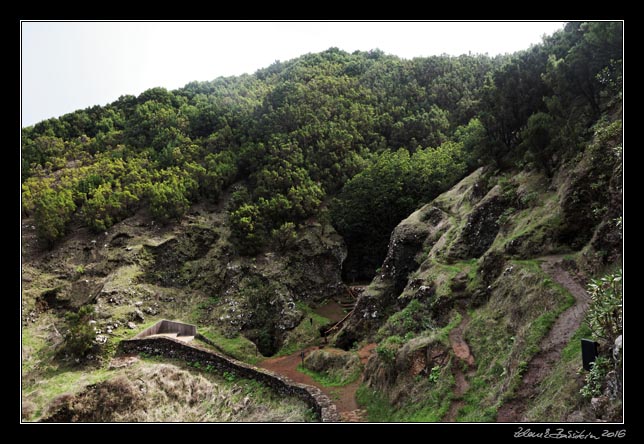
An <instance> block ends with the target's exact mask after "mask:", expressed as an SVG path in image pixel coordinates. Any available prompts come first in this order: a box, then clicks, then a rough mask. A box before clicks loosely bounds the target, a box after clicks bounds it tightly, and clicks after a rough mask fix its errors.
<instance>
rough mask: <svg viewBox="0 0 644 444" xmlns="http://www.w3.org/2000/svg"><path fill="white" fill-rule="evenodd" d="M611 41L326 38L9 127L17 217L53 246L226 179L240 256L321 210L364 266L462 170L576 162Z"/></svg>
mask: <svg viewBox="0 0 644 444" xmlns="http://www.w3.org/2000/svg"><path fill="white" fill-rule="evenodd" d="M621 42H622V30H621V23H611V22H600V23H570V24H568V25H567V26H566V28H565V29H564V30H562V31H560V32H558V33H555V34H554V35H553V36H551V37H548V38H546V39H545V40H544V42H543V43H542V44H540V45H536V46H533V47H531V48H529V49H527V50H525V51H521V52H519V53H516V54H513V55H511V56H498V57H494V58H491V57H487V56H464V55H463V56H458V57H451V56H440V57H428V58H417V59H413V60H401V59H399V58H397V57H394V56H389V55H386V54H384V53H383V52H382V51H370V52H354V53H352V54H349V53H346V52H343V51H341V50H338V49H337V48H331V49H329V50H327V51H324V52H321V53H319V54H307V55H304V56H302V57H299V58H297V59H294V60H291V61H288V62H277V63H275V64H273V65H271V66H270V67H267V68H265V69H262V70H259V71H257V72H256V73H255V74H253V75H243V76H239V77H228V78H218V79H215V80H213V81H210V82H193V83H190V84H188V85H186V86H185V87H183V88H181V89H178V90H175V91H168V90H165V89H163V88H153V89H150V90H148V91H145V92H144V93H142V94H141V95H139V96H138V97H134V96H122V97H120V98H119V99H118V100H117V101H115V102H114V103H111V104H109V105H107V106H104V107H100V106H95V107H92V108H88V109H85V110H79V111H76V112H74V113H70V114H68V115H65V116H62V117H60V118H59V119H49V120H46V121H43V122H40V123H38V124H36V125H34V126H33V127H29V128H25V129H23V131H22V156H23V157H22V179H23V209H24V213H25V214H28V215H30V214H33V216H34V217H35V221H34V222H35V224H36V226H37V228H38V236H39V237H40V239H41V240H42V241H43V242H44V243H45V244H46V245H52V244H53V243H54V242H55V241H56V240H57V239H59V238H61V237H62V236H63V235H64V234H65V232H66V230H67V229H68V226H69V224H70V223H72V221H76V222H79V223H83V224H86V225H87V226H89V227H90V228H91V229H93V230H96V231H102V230H105V229H107V228H109V227H110V226H111V225H113V224H114V223H116V222H118V221H119V220H122V219H123V218H125V217H128V216H129V215H131V214H133V213H134V212H135V211H138V210H140V209H142V208H145V209H149V214H150V215H151V216H152V217H153V218H155V219H156V220H158V221H160V222H164V223H165V222H168V221H172V220H175V219H178V218H180V217H181V216H182V215H183V214H184V213H185V212H186V211H187V209H188V208H189V207H190V205H191V204H192V203H194V202H197V201H199V200H201V199H207V200H209V201H211V202H216V201H217V200H218V199H219V198H220V197H221V195H222V194H223V193H224V191H225V190H227V189H228V188H229V187H231V185H233V184H235V187H236V188H235V189H236V190H238V191H240V190H244V191H243V192H240V193H236V196H234V198H233V199H231V202H230V204H229V207H228V211H229V214H230V218H229V221H230V225H231V229H232V232H233V234H234V238H235V239H236V242H237V246H238V247H239V250H240V251H241V252H246V253H253V252H257V251H259V250H261V249H262V248H263V247H264V246H265V245H267V243H268V242H271V241H275V242H276V243H277V244H279V245H284V246H286V245H287V244H288V241H285V239H289V238H290V235H291V233H292V232H293V231H297V226H298V225H299V224H302V223H304V222H305V221H306V220H308V219H309V218H311V217H316V216H317V215H318V213H319V211H320V208H321V207H326V206H327V205H326V204H330V206H331V207H332V209H333V211H331V214H332V218H331V221H332V222H333V224H334V225H335V226H336V227H337V228H338V230H339V231H340V232H341V233H342V234H343V235H345V237H346V240H347V243H348V246H349V250H350V252H352V251H354V252H355V251H363V253H364V254H363V256H365V257H366V256H369V257H373V258H374V263H377V262H379V260H380V259H379V258H381V256H382V255H384V251H385V249H386V237H387V234H386V233H387V232H388V231H389V230H390V229H391V228H393V226H395V224H396V223H397V222H398V221H399V220H400V219H401V218H402V217H404V216H405V215H406V213H407V212H408V211H410V210H413V209H414V208H415V207H416V206H418V205H420V204H421V203H423V202H425V201H427V200H429V199H431V198H432V197H433V196H435V195H436V194H437V193H439V192H441V190H444V189H445V188H447V187H449V186H450V185H451V184H452V183H453V182H454V181H456V180H458V178H459V177H460V176H461V175H463V174H465V173H466V171H467V170H471V169H472V168H475V167H477V166H479V165H482V164H487V163H494V164H496V165H497V167H500V168H508V167H513V166H516V165H525V164H532V165H533V166H534V167H536V168H541V169H543V170H544V171H545V172H546V174H550V173H551V172H552V171H554V169H555V168H556V167H557V166H558V164H559V163H560V162H562V161H564V160H565V159H566V158H569V157H571V156H573V155H575V153H576V152H577V151H578V150H579V147H580V143H581V142H582V141H583V140H584V138H585V137H586V136H587V134H588V131H589V128H590V127H591V126H592V125H593V123H594V122H595V120H596V117H597V115H598V112H601V111H603V110H604V109H607V108H608V107H611V106H612V107H615V106H617V105H618V104H619V103H620V102H619V99H620V97H621V88H622V86H621V85H622V75H621V63H622V62H621V57H622V56H621ZM233 194H235V193H233ZM336 198H337V199H336ZM334 199H336V200H334ZM332 202H334V203H332ZM371 236H375V237H371ZM374 239H375V240H374ZM285 242H286V243H285ZM352 256H355V255H353V254H351V253H350V258H351V257H352ZM358 256H360V255H358ZM365 267H367V268H369V269H371V268H372V266H371V265H370V264H365Z"/></svg>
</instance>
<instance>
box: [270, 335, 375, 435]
mask: <svg viewBox="0 0 644 444" xmlns="http://www.w3.org/2000/svg"><path fill="white" fill-rule="evenodd" d="M317 348H318V347H316V346H314V347H308V348H306V349H304V353H305V354H306V353H309V352H310V351H312V350H315V349H317ZM375 348H376V344H367V345H366V346H364V347H363V348H361V349H360V350H359V351H358V356H359V357H360V361H361V362H362V364H363V365H364V364H365V363H366V362H367V360H368V359H369V356H370V355H371V353H372V351H373V350H374V349H375ZM300 353H301V352H297V353H294V354H292V355H288V356H280V357H277V358H269V359H266V360H264V361H262V362H260V363H259V364H258V365H259V366H260V367H262V368H265V369H267V370H271V371H273V372H275V373H279V374H281V375H284V376H286V377H288V378H289V379H291V380H293V381H295V382H299V383H302V384H308V385H312V386H314V387H318V388H319V389H320V390H322V391H323V392H324V393H325V394H326V395H327V396H328V397H329V398H330V399H331V400H332V401H333V402H334V403H335V405H336V407H337V408H338V413H339V414H340V417H341V418H342V421H343V422H363V421H366V415H365V412H364V411H363V410H360V409H358V404H357V403H356V397H355V395H356V390H357V389H358V387H359V386H360V383H361V382H362V376H361V377H360V378H358V379H357V380H356V381H354V382H352V383H351V384H347V385H345V386H344V387H325V386H323V385H322V384H320V383H319V382H317V381H315V380H314V379H313V378H311V377H310V376H309V375H305V374H304V373H301V372H299V371H297V366H298V365H300V364H301V363H302V357H301V355H300Z"/></svg>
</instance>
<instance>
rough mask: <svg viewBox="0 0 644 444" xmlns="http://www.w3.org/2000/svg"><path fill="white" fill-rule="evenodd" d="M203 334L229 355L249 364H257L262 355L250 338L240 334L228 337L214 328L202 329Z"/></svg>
mask: <svg viewBox="0 0 644 444" xmlns="http://www.w3.org/2000/svg"><path fill="white" fill-rule="evenodd" d="M200 332H201V334H202V335H204V336H205V337H206V338H208V339H209V340H211V341H212V342H214V343H215V344H217V346H218V347H219V348H221V350H223V351H224V353H226V354H227V355H229V356H231V357H233V358H235V359H237V360H239V361H243V362H247V363H249V364H257V363H258V362H259V361H260V360H261V359H262V355H261V354H260V353H259V352H258V351H257V347H256V346H255V344H254V343H253V342H251V341H250V340H249V339H247V338H245V337H244V336H243V335H241V334H238V335H237V336H235V337H234V338H227V337H225V336H224V335H223V334H221V332H219V331H218V330H215V329H214V328H210V327H207V328H203V329H200Z"/></svg>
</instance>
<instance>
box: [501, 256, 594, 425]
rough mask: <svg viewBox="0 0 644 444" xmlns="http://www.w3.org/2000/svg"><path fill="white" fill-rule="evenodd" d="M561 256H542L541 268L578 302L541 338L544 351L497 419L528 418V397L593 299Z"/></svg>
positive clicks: (547, 370) (548, 370)
mask: <svg viewBox="0 0 644 444" xmlns="http://www.w3.org/2000/svg"><path fill="white" fill-rule="evenodd" d="M561 259H562V257H561V256H547V257H544V258H541V260H542V261H543V262H542V264H541V268H542V269H543V270H544V271H545V272H546V273H548V274H549V275H550V276H551V277H552V278H553V279H554V280H555V282H557V283H559V284H561V285H562V286H564V287H565V288H566V289H567V290H568V291H569V292H570V293H571V294H572V295H573V296H574V298H575V303H574V304H573V305H572V306H571V307H569V308H568V309H566V311H564V312H563V313H562V314H561V315H559V317H558V318H557V320H556V321H555V323H554V325H553V326H552V328H551V329H550V331H549V332H548V334H547V335H546V337H545V338H543V340H542V341H541V344H540V350H541V351H540V352H539V353H537V354H536V355H535V356H534V357H533V358H532V360H531V361H530V363H529V364H528V368H527V370H526V372H525V374H524V375H523V379H522V381H521V385H520V386H519V389H518V391H517V393H516V396H515V397H514V398H513V399H512V400H511V401H509V402H507V403H505V404H503V405H502V406H501V408H500V409H499V411H498V414H497V422H523V421H525V418H524V413H525V409H526V406H527V402H528V400H529V399H530V398H532V397H534V396H535V395H536V394H537V390H538V386H539V384H540V383H541V381H543V379H544V378H545V377H546V376H547V375H548V374H549V373H550V372H551V369H552V367H553V366H554V365H555V364H556V363H557V362H558V361H559V359H560V357H561V351H562V350H563V348H564V347H565V346H566V345H567V344H568V342H569V341H570V339H571V338H572V336H573V335H574V334H575V332H576V331H577V329H578V328H579V326H580V325H581V322H582V321H583V319H584V314H585V313H586V310H587V309H588V304H589V302H590V297H589V296H588V293H586V290H585V289H584V287H583V286H581V285H580V284H579V283H578V282H577V281H576V280H575V279H573V277H572V276H571V275H570V274H569V273H568V272H567V271H566V270H564V269H563V268H562V267H561Z"/></svg>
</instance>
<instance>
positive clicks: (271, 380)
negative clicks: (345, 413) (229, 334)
mask: <svg viewBox="0 0 644 444" xmlns="http://www.w3.org/2000/svg"><path fill="white" fill-rule="evenodd" d="M119 352H120V353H142V352H143V353H147V354H149V355H158V356H165V357H168V358H174V359H181V360H183V361H186V362H199V363H200V364H201V365H203V366H207V365H210V366H212V367H214V368H216V369H217V370H218V371H220V372H222V373H223V372H225V371H227V372H230V373H234V374H235V375H237V376H238V377H240V378H246V379H254V380H256V381H259V382H261V383H262V384H264V385H266V386H268V387H270V388H271V389H273V390H274V391H275V392H277V393H279V394H281V395H285V396H295V397H298V398H300V399H301V400H303V401H304V402H305V403H306V404H307V405H309V406H310V407H312V408H313V410H314V411H315V412H316V415H317V417H318V418H319V419H320V421H322V422H337V421H339V419H340V417H339V415H338V412H337V408H336V406H335V404H333V403H332V402H331V400H330V399H329V398H328V397H327V396H326V395H325V394H324V393H322V391H321V390H320V389H318V388H317V387H312V386H309V385H305V384H299V383H296V382H293V381H291V380H290V379H289V378H286V377H284V376H281V375H278V374H275V373H273V372H270V371H268V370H264V369H260V368H257V367H254V366H252V365H249V364H246V363H243V362H240V361H236V360H234V359H231V358H227V357H225V356H222V355H219V354H217V353H214V352H212V351H210V350H206V349H203V348H201V347H199V346H197V345H188V344H185V343H183V342H181V341H178V340H175V339H172V338H165V337H158V338H146V339H130V340H124V341H121V343H120V344H119Z"/></svg>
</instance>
